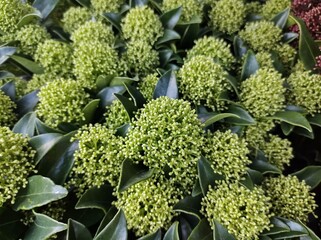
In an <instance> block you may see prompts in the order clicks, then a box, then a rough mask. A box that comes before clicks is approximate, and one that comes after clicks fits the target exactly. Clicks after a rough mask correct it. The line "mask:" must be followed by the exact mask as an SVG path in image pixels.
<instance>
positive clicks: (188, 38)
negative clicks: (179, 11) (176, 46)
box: [175, 17, 202, 48]
mask: <svg viewBox="0 0 321 240" xmlns="http://www.w3.org/2000/svg"><path fill="white" fill-rule="evenodd" d="M201 22H202V19H201V18H199V17H195V18H194V19H192V20H191V21H190V22H188V23H179V24H177V25H176V27H175V30H177V32H178V33H179V35H180V36H181V41H180V45H181V47H182V48H190V47H192V46H193V45H194V41H195V40H196V39H197V38H198V35H199V32H200V23H201Z"/></svg>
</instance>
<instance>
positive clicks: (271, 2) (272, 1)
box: [261, 0, 291, 20]
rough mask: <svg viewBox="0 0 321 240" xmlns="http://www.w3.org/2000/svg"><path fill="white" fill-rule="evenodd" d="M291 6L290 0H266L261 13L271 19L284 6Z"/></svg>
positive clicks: (284, 7)
mask: <svg viewBox="0 0 321 240" xmlns="http://www.w3.org/2000/svg"><path fill="white" fill-rule="evenodd" d="M290 7H291V0H267V1H266V2H265V4H264V5H263V6H262V11H261V15H262V16H263V17H264V18H265V19H268V20H270V19H272V18H273V17H275V15H277V14H278V13H280V12H282V11H283V10H285V9H286V8H290Z"/></svg>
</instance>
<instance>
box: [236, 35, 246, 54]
mask: <svg viewBox="0 0 321 240" xmlns="http://www.w3.org/2000/svg"><path fill="white" fill-rule="evenodd" d="M233 47H234V53H235V56H236V58H238V59H241V58H242V57H243V56H244V55H245V54H246V52H247V46H246V45H245V44H244V42H243V40H242V39H241V38H240V37H239V36H235V37H234V40H233Z"/></svg>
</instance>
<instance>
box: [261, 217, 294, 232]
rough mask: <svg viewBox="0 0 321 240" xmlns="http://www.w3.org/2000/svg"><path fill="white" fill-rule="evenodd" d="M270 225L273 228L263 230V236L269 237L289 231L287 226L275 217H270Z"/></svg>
mask: <svg viewBox="0 0 321 240" xmlns="http://www.w3.org/2000/svg"><path fill="white" fill-rule="evenodd" d="M271 224H273V226H272V227H271V228H270V229H269V230H268V231H267V230H265V231H264V232H263V233H262V235H263V236H269V235H274V234H279V233H284V232H289V231H291V230H290V228H289V226H288V225H286V224H285V223H284V222H282V221H281V220H280V219H278V218H276V217H272V219H271Z"/></svg>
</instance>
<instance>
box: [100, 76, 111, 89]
mask: <svg viewBox="0 0 321 240" xmlns="http://www.w3.org/2000/svg"><path fill="white" fill-rule="evenodd" d="M114 77H115V76H113V75H107V76H106V75H99V76H98V77H97V79H96V86H97V89H99V90H102V89H104V88H105V87H108V86H109V84H110V82H111V80H112V79H113V78H114Z"/></svg>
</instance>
